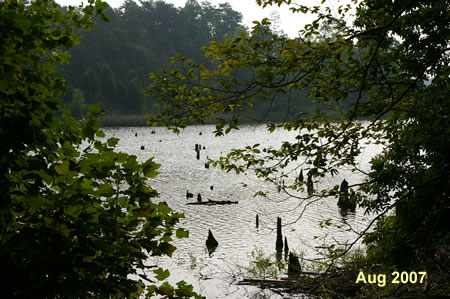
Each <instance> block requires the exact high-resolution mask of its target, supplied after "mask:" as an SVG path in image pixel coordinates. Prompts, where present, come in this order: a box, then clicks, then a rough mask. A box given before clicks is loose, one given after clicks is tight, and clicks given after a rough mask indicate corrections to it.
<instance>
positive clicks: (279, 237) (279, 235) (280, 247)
mask: <svg viewBox="0 0 450 299" xmlns="http://www.w3.org/2000/svg"><path fill="white" fill-rule="evenodd" d="M275 249H276V250H277V253H278V254H280V255H281V252H282V251H283V235H282V233H281V217H277V242H276V244H275Z"/></svg>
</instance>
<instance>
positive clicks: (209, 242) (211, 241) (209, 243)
mask: <svg viewBox="0 0 450 299" xmlns="http://www.w3.org/2000/svg"><path fill="white" fill-rule="evenodd" d="M217 246H219V242H217V240H216V238H214V236H213V234H212V232H211V230H210V229H209V230H208V238H207V239H206V247H207V248H208V250H211V249H215V248H216V247H217Z"/></svg>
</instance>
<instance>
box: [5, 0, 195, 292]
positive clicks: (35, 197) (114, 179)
mask: <svg viewBox="0 0 450 299" xmlns="http://www.w3.org/2000/svg"><path fill="white" fill-rule="evenodd" d="M89 2H90V4H89V5H87V6H85V7H79V8H73V7H69V8H68V9H67V10H66V11H65V12H63V11H62V10H61V9H60V8H59V7H58V6H57V4H56V3H55V2H54V1H52V0H36V1H32V2H31V3H29V4H26V5H25V4H24V2H22V1H17V0H6V1H0V140H1V143H0V264H1V270H0V271H1V279H0V293H1V295H2V297H4V298H63V297H64V298H87V297H100V298H112V297H114V298H117V297H127V298H139V296H141V295H143V294H147V295H149V296H152V295H154V294H161V295H167V296H172V297H173V296H176V297H183V296H184V297H190V296H195V295H196V294H195V293H194V292H193V291H192V287H191V286H189V285H187V284H186V283H184V282H180V283H178V285H177V287H175V288H174V287H172V286H170V285H169V284H168V283H162V284H160V283H152V284H150V285H148V286H145V285H144V283H143V282H142V281H141V279H140V278H142V279H147V280H148V279H149V278H148V277H147V273H148V271H152V270H150V266H154V265H148V258H149V256H159V255H169V256H170V255H172V253H173V251H174V250H175V247H174V246H173V245H171V244H170V242H171V241H172V235H173V233H175V234H176V236H177V237H178V238H182V237H186V236H187V235H188V233H187V232H186V231H184V230H183V229H181V228H178V229H175V225H176V224H177V223H178V221H179V219H180V218H182V217H184V216H183V215H182V214H178V213H174V212H173V211H172V210H171V209H170V208H169V207H168V206H167V205H166V204H165V203H157V202H155V200H154V199H155V197H157V196H158V192H157V191H156V190H154V189H152V188H151V187H150V185H149V184H151V179H152V178H154V177H155V176H156V175H157V174H158V172H157V169H158V168H159V164H157V163H155V162H154V161H153V160H152V159H149V160H147V161H145V162H143V163H140V162H138V161H137V160H136V156H131V155H128V154H125V153H118V152H115V151H114V147H115V145H116V144H117V142H118V139H117V138H110V139H108V140H103V141H101V138H103V137H105V135H104V133H103V132H102V131H100V130H98V126H99V123H98V122H97V121H96V120H95V118H96V116H98V115H99V114H100V112H101V111H100V109H99V108H98V107H96V106H92V107H91V108H90V113H89V114H88V115H87V116H86V118H85V120H84V121H83V122H77V121H76V120H75V119H74V118H72V117H71V116H70V112H68V111H65V112H64V113H63V115H62V119H63V120H61V118H58V117H57V114H56V112H57V110H58V108H59V107H60V106H61V100H60V98H61V97H62V95H63V94H64V91H65V84H64V81H65V80H64V78H63V77H62V76H61V75H59V74H57V73H55V71H54V70H55V65H56V64H59V63H68V62H69V58H70V56H69V55H68V53H67V51H66V49H68V48H70V47H71V46H72V45H73V44H76V43H78V42H79V38H80V36H79V35H76V34H74V33H73V31H74V29H75V28H80V29H81V28H87V29H91V28H92V27H93V26H94V22H93V21H92V18H93V17H98V18H100V19H102V20H107V18H106V17H105V15H104V11H105V9H106V8H107V6H106V3H104V2H101V1H100V0H98V1H96V2H95V3H94V1H89ZM107 71H108V70H107V69H106V70H105V72H107ZM145 271H147V272H145ZM130 274H135V275H134V276H131V275H130ZM138 274H139V276H140V278H139V279H136V277H137V275H138ZM168 275H169V272H168V271H165V270H163V269H161V268H157V269H154V270H153V272H151V277H150V278H152V279H155V280H158V281H163V280H164V279H165V278H166V277H167V276H168Z"/></svg>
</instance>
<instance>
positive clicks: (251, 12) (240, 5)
mask: <svg viewBox="0 0 450 299" xmlns="http://www.w3.org/2000/svg"><path fill="white" fill-rule="evenodd" d="M202 1H203V0H198V2H199V3H201V2H202ZM300 1H301V0H300ZM56 2H58V3H59V4H61V5H65V6H67V5H78V4H79V3H81V2H82V1H81V0H56ZM83 2H84V3H87V0H84V1H83ZM106 2H108V4H109V5H110V6H111V7H113V8H118V7H120V6H121V5H122V3H123V2H124V0H106ZM136 2H138V1H136ZM165 2H167V3H172V4H174V5H175V6H176V7H183V6H184V4H185V3H186V0H165ZM209 2H211V3H212V4H214V5H218V4H219V3H224V2H228V3H229V4H230V5H231V6H232V7H233V9H234V10H236V11H239V12H240V13H242V16H243V23H244V25H246V26H248V27H249V28H251V27H252V21H254V20H261V19H263V18H269V19H270V16H271V13H273V12H274V11H276V12H278V13H279V15H280V24H279V26H278V27H279V29H281V30H282V31H284V32H285V33H286V34H288V35H289V36H290V37H296V36H297V32H298V30H300V29H302V28H303V26H304V25H305V24H307V23H310V22H312V21H313V18H309V17H307V16H305V15H303V14H298V13H297V14H293V13H292V12H291V11H289V10H288V8H287V7H286V6H282V7H281V8H279V7H278V6H267V7H266V8H265V9H263V8H261V7H259V6H258V5H257V4H256V2H255V0H228V1H227V0H209ZM301 2H302V3H305V2H306V1H301ZM316 2H318V1H317V0H308V1H307V3H306V4H315V3H316Z"/></svg>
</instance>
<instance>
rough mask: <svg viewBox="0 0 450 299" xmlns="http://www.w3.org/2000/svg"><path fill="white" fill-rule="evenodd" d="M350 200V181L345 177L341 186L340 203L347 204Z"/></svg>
mask: <svg viewBox="0 0 450 299" xmlns="http://www.w3.org/2000/svg"><path fill="white" fill-rule="evenodd" d="M347 201H348V182H347V181H346V180H345V179H344V180H343V181H342V183H341V187H340V188H339V201H338V205H345V204H346V203H347Z"/></svg>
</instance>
